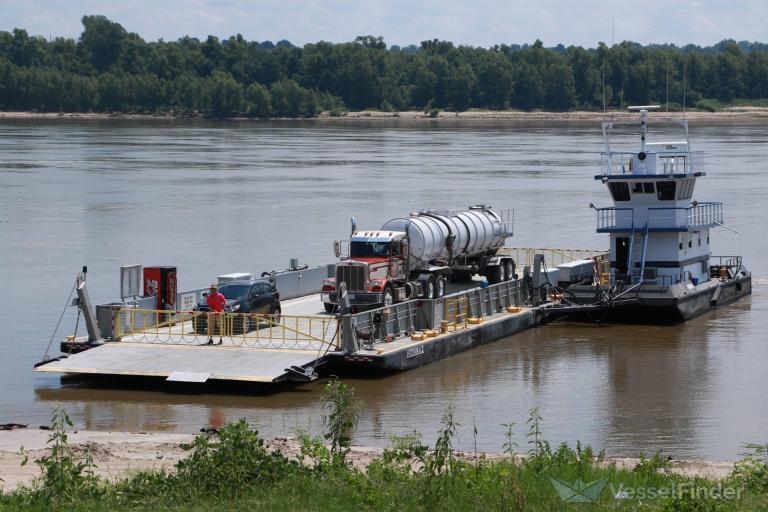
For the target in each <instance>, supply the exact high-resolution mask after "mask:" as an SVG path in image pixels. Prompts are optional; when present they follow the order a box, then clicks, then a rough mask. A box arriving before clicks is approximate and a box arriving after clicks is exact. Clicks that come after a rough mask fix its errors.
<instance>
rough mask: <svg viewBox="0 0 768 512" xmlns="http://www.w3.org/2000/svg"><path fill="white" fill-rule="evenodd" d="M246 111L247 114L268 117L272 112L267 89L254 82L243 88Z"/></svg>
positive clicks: (270, 99)
mask: <svg viewBox="0 0 768 512" xmlns="http://www.w3.org/2000/svg"><path fill="white" fill-rule="evenodd" d="M245 103H246V111H247V112H248V115H249V116H254V117H269V115H270V114H271V113H272V98H271V97H270V95H269V89H267V88H266V87H264V86H263V85H261V84H260V83H258V82H254V83H252V84H251V85H249V86H248V88H247V89H245Z"/></svg>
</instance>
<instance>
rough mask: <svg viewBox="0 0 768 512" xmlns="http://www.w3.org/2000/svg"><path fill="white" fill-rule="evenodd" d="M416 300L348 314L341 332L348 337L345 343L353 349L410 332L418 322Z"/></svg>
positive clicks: (382, 341)
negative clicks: (345, 327) (345, 325)
mask: <svg viewBox="0 0 768 512" xmlns="http://www.w3.org/2000/svg"><path fill="white" fill-rule="evenodd" d="M418 302H419V301H415V300H411V301H407V302H401V303H398V304H392V305H391V306H386V307H381V308H376V309H371V310H368V311H363V312H360V313H356V314H354V315H348V317H346V321H347V322H349V324H348V326H347V329H345V331H344V335H345V336H347V337H348V338H349V339H348V340H346V341H347V342H348V343H346V344H345V347H346V348H347V349H348V350H350V351H356V350H360V349H361V348H363V347H365V346H368V347H372V346H373V345H375V344H377V343H384V342H389V341H394V340H395V339H397V338H399V337H402V336H409V335H411V334H412V333H413V332H414V331H415V330H416V326H417V324H418V322H419V319H418V318H417V314H418V311H419V307H418Z"/></svg>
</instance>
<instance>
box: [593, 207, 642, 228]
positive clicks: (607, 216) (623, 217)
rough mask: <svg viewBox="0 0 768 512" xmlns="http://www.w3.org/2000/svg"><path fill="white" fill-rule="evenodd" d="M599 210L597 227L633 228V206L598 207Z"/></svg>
mask: <svg viewBox="0 0 768 512" xmlns="http://www.w3.org/2000/svg"><path fill="white" fill-rule="evenodd" d="M595 210H596V211H597V229H598V231H600V230H607V229H617V228H619V227H622V228H623V227H626V228H628V229H631V227H632V226H633V224H634V223H633V222H632V221H633V219H634V210H633V209H632V208H617V207H615V206H611V207H608V208H596V209H595Z"/></svg>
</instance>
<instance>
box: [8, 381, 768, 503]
mask: <svg viewBox="0 0 768 512" xmlns="http://www.w3.org/2000/svg"><path fill="white" fill-rule="evenodd" d="M324 405H325V408H326V411H327V412H328V415H327V416H326V417H325V418H324V424H325V426H326V434H325V435H324V436H323V438H311V437H309V436H306V435H303V436H301V440H302V443H303V445H302V457H301V459H302V460H301V462H299V461H297V460H290V459H289V458H287V457H286V456H284V455H283V454H282V453H280V452H277V451H269V450H268V449H267V448H266V447H265V445H264V442H263V441H262V440H261V438H260V437H259V435H258V432H257V431H255V430H253V429H251V428H250V427H249V426H248V425H247V424H246V422H245V421H243V420H241V421H239V422H237V423H232V424H229V425H227V426H225V427H224V428H222V429H221V431H220V432H219V433H218V434H217V435H208V434H204V435H200V436H198V437H197V438H196V439H195V441H194V442H192V443H190V444H189V445H187V446H185V449H187V450H188V451H189V456H188V457H187V458H186V459H184V460H182V461H181V462H179V464H178V465H177V467H176V471H175V472H172V473H171V472H160V471H150V472H142V473H136V474H133V475H130V476H127V477H125V478H124V479H123V480H120V481H118V482H115V483H108V482H105V481H103V480H100V479H98V478H97V477H95V476H94V475H93V474H92V472H91V471H90V469H91V468H92V463H91V462H90V461H87V460H86V461H83V460H76V459H75V456H74V452H73V451H71V450H69V448H68V445H67V443H66V435H65V428H66V426H67V424H68V420H67V418H66V414H65V413H64V412H63V411H60V410H59V411H57V412H56V414H55V415H54V422H52V423H53V426H54V430H52V433H51V446H52V447H53V448H55V453H52V454H51V455H50V456H47V457H43V458H42V459H39V460H38V461H36V462H37V463H38V464H39V465H40V466H41V468H42V469H43V476H42V477H41V479H40V480H38V481H37V482H36V483H35V484H34V485H33V486H32V487H31V488H28V489H21V490H17V491H15V492H11V493H7V494H3V495H2V496H0V510H2V511H5V510H8V511H11V510H13V511H25V510H31V511H32V510H33V511H38V510H39V511H50V510H67V511H91V510H94V511H95V510H146V511H152V512H157V511H164V510H178V511H197V510H199V511H209V510H215V511H227V510H270V511H280V510H286V511H289V510H290V511H293V510H340V511H346V510H349V511H355V512H357V511H360V510H377V511H378V510H396V511H398V512H401V511H410V510H430V511H431V510H511V511H522V510H525V511H560V510H565V511H567V510H574V511H581V510H590V511H593V510H594V511H603V510H605V511H608V510H611V511H614V510H627V511H629V510H633V511H635V510H640V511H644V510H648V511H680V512H684V511H713V512H714V511H741V510H745V511H747V510H749V511H751V510H766V509H768V448H767V447H765V446H762V445H761V446H756V445H749V446H748V448H749V450H750V454H749V456H747V457H745V459H744V460H743V461H742V462H741V463H739V464H738V466H737V469H736V470H735V471H734V472H733V474H732V475H730V476H729V477H728V478H726V479H725V480H724V481H722V482H720V483H716V482H713V481H708V480H703V479H698V478H686V477H682V476H678V475H675V474H672V473H671V472H670V467H669V463H668V462H667V461H666V459H665V458H664V457H661V456H660V455H658V454H657V455H655V456H653V457H651V458H644V457H643V458H642V459H641V462H640V464H638V465H637V467H635V468H634V470H626V469H617V468H616V467H615V466H613V465H606V464H605V463H604V461H603V456H602V454H597V455H596V454H594V453H593V451H592V449H591V448H590V447H588V446H586V447H584V446H581V445H580V444H578V443H577V445H576V447H575V448H572V447H569V446H567V445H565V444H563V445H560V446H558V447H557V448H552V447H550V445H549V443H548V442H547V441H546V440H545V439H544V437H543V434H542V425H543V420H542V419H541V417H540V416H539V414H538V411H537V410H535V409H534V410H532V411H531V418H530V419H529V420H528V425H529V429H530V435H529V436H528V438H527V439H526V444H527V446H528V447H529V448H530V450H529V452H528V455H527V456H526V457H522V458H521V457H516V456H514V455H513V454H512V452H513V451H515V450H514V449H515V448H516V445H515V443H514V440H513V439H512V438H511V435H510V436H507V439H506V442H504V443H503V449H504V450H505V451H506V452H508V453H509V457H508V458H505V459H502V460H495V461H489V460H485V459H483V458H481V459H480V460H479V461H477V462H468V461H466V460H461V459H459V458H458V457H457V456H456V454H455V452H454V450H453V448H452V442H453V439H454V436H455V433H456V429H457V427H458V423H456V421H455V420H454V417H453V411H452V410H451V409H450V408H449V409H448V410H447V411H446V414H445V416H444V417H443V424H442V425H443V426H442V428H441V430H440V432H438V439H437V441H436V443H435V446H434V447H432V448H431V449H427V447H426V446H424V445H423V444H422V443H421V438H420V436H418V435H413V436H408V437H404V438H394V439H393V441H392V446H391V447H390V448H388V449H387V450H385V451H384V453H383V454H382V455H381V456H380V457H378V458H377V459H375V460H373V462H371V463H370V464H369V465H368V466H367V467H366V468H364V469H356V468H354V467H352V466H351V465H350V464H349V462H348V460H347V455H348V448H349V439H350V437H349V433H350V431H351V430H352V429H353V428H354V426H355V425H356V423H357V416H358V413H359V410H360V408H359V403H358V402H357V401H356V400H355V398H354V395H353V394H352V391H351V390H349V389H348V388H347V387H346V386H345V385H344V384H343V383H341V382H338V381H332V382H331V383H329V385H328V387H327V390H326V398H325V401H324ZM510 431H511V427H510ZM323 439H324V440H325V441H327V442H329V443H330V446H326V445H325V444H324V442H323ZM500 448H502V446H500ZM86 458H87V457H86ZM62 468H63V469H62ZM550 478H554V479H557V480H559V481H561V482H564V483H566V484H569V485H571V484H573V483H574V482H575V481H576V480H577V479H580V480H581V481H583V482H585V483H587V484H589V483H592V482H595V481H601V480H602V479H606V481H607V482H606V484H605V486H604V488H603V489H602V492H600V493H599V494H598V495H597V502H596V503H564V502H563V501H562V499H561V498H560V497H559V495H558V493H557V492H556V491H555V487H554V486H553V484H552V482H551V481H550ZM718 485H719V486H721V488H722V489H727V488H733V489H734V491H733V492H736V490H738V492H739V497H738V498H733V499H724V498H722V497H711V496H694V495H691V493H690V492H687V491H685V492H683V493H682V494H681V495H678V496H664V497H661V498H657V497H654V498H653V499H649V498H648V497H642V496H638V493H640V492H648V491H649V490H650V489H655V490H661V489H671V488H672V487H673V486H676V488H677V489H680V488H681V487H683V486H688V487H683V488H684V489H690V488H692V487H698V488H703V489H712V488H717V486H718ZM620 490H622V491H623V493H624V496H625V498H624V499H616V498H615V494H616V493H617V492H619V491H620Z"/></svg>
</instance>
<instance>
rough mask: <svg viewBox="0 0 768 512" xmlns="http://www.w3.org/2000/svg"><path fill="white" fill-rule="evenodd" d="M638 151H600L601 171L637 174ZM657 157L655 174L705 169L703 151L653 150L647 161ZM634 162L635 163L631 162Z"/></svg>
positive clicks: (613, 174) (617, 173) (686, 172)
mask: <svg viewBox="0 0 768 512" xmlns="http://www.w3.org/2000/svg"><path fill="white" fill-rule="evenodd" d="M637 155H638V153H637V152H631V151H610V152H607V153H600V171H601V174H602V175H604V176H615V175H631V174H637V173H638V169H637V168H635V166H637V165H638V160H637ZM651 158H656V161H655V162H654V164H653V167H652V169H653V171H652V172H651V173H649V175H650V176H653V175H665V174H691V175H692V174H694V173H696V172H702V171H703V170H704V152H703V151H683V152H681V151H655V152H653V151H651V152H648V153H647V154H646V161H647V160H648V159H651ZM631 162H634V163H631Z"/></svg>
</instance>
